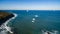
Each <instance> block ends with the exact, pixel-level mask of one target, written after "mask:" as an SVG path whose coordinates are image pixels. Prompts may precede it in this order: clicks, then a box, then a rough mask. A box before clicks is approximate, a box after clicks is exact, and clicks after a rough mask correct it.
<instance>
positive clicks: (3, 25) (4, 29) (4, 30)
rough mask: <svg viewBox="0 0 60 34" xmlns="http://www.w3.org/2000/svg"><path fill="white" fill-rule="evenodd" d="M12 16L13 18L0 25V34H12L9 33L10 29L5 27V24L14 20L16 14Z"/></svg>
mask: <svg viewBox="0 0 60 34" xmlns="http://www.w3.org/2000/svg"><path fill="white" fill-rule="evenodd" d="M13 15H14V17H12V18H10V19H9V20H7V21H6V22H5V23H4V24H2V25H1V27H0V29H1V30H2V31H0V34H7V32H9V33H12V34H13V32H12V31H11V27H9V26H7V24H8V23H9V22H10V21H11V20H12V19H15V18H16V17H17V14H14V13H13Z"/></svg>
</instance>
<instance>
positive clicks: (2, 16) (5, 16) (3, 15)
mask: <svg viewBox="0 0 60 34" xmlns="http://www.w3.org/2000/svg"><path fill="white" fill-rule="evenodd" d="M12 17H14V15H13V14H11V13H8V12H0V26H1V25H2V24H3V23H4V22H5V21H7V20H9V19H10V18H12Z"/></svg>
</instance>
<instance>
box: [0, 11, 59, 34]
mask: <svg viewBox="0 0 60 34" xmlns="http://www.w3.org/2000/svg"><path fill="white" fill-rule="evenodd" d="M0 12H9V13H15V14H17V17H16V18H15V19H13V20H11V21H10V22H9V23H8V26H10V27H11V29H12V31H13V32H14V34H47V33H48V32H49V33H50V34H60V10H28V11H27V10H0ZM46 32H47V33H46Z"/></svg>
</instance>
